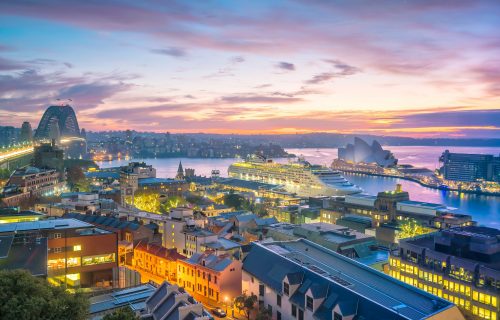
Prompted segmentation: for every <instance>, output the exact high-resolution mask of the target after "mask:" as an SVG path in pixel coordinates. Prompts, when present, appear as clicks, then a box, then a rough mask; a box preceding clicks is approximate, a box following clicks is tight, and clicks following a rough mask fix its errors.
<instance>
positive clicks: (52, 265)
mask: <svg viewBox="0 0 500 320" xmlns="http://www.w3.org/2000/svg"><path fill="white" fill-rule="evenodd" d="M65 264H66V259H64V258H62V259H51V260H48V261H47V268H48V269H49V270H55V269H63V268H64V267H65Z"/></svg>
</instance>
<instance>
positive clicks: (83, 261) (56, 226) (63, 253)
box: [0, 219, 118, 288]
mask: <svg viewBox="0 0 500 320" xmlns="http://www.w3.org/2000/svg"><path fill="white" fill-rule="evenodd" d="M0 236H2V237H11V238H12V240H11V243H12V244H17V245H20V246H24V247H36V246H37V244H38V243H39V242H40V241H41V240H40V239H42V238H43V239H47V250H46V251H45V260H44V261H43V263H44V264H45V267H46V270H47V279H48V281H49V282H51V283H52V284H55V285H66V286H68V287H70V288H80V287H112V286H113V285H114V281H116V280H117V279H113V268H114V267H117V260H116V259H117V252H118V247H117V237H116V234H114V233H112V232H108V231H106V230H102V229H99V228H96V227H94V226H93V225H91V224H89V223H86V222H83V221H79V220H76V219H56V220H41V221H35V222H18V223H6V224H0ZM47 252H48V254H47ZM30 257H31V254H26V255H25V258H26V259H27V260H31V259H29V258H30ZM30 263H37V261H31V262H30Z"/></svg>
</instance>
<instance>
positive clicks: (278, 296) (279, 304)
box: [276, 294, 281, 307]
mask: <svg viewBox="0 0 500 320" xmlns="http://www.w3.org/2000/svg"><path fill="white" fill-rule="evenodd" d="M276 304H277V305H278V307H281V296H280V295H279V294H277V295H276Z"/></svg>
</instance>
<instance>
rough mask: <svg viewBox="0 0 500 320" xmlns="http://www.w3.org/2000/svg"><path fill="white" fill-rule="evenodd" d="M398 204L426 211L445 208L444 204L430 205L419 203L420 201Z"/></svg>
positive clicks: (400, 202)
mask: <svg viewBox="0 0 500 320" xmlns="http://www.w3.org/2000/svg"><path fill="white" fill-rule="evenodd" d="M398 204H403V205H407V206H415V207H422V208H427V209H443V208H446V206H445V205H444V204H440V203H430V202H421V201H413V200H406V201H399V202H398Z"/></svg>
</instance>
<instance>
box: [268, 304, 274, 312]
mask: <svg viewBox="0 0 500 320" xmlns="http://www.w3.org/2000/svg"><path fill="white" fill-rule="evenodd" d="M267 310H269V313H270V314H273V306H272V305H270V304H268V305H267Z"/></svg>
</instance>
